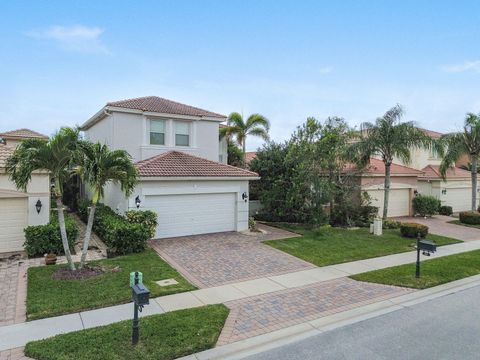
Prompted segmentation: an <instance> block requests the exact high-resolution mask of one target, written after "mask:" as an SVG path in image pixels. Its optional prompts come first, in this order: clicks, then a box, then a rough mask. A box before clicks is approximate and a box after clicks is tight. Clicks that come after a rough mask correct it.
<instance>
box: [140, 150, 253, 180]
mask: <svg viewBox="0 0 480 360" xmlns="http://www.w3.org/2000/svg"><path fill="white" fill-rule="evenodd" d="M135 165H136V167H137V169H138V172H139V174H140V176H146V177H148V176H155V177H157V176H158V177H258V174H257V173H254V172H252V171H248V170H244V169H240V168H237V167H234V166H230V165H224V164H220V163H217V162H214V161H210V160H207V159H203V158H201V157H198V156H193V155H189V154H185V153H183V152H179V151H169V152H166V153H164V154H160V155H157V156H154V157H151V158H149V159H146V160H142V161H139V162H137V163H136V164H135Z"/></svg>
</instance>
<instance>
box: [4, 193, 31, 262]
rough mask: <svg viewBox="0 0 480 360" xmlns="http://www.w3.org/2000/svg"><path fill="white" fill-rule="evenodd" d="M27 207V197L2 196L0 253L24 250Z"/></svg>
mask: <svg viewBox="0 0 480 360" xmlns="http://www.w3.org/2000/svg"><path fill="white" fill-rule="evenodd" d="M27 209H28V208H27V199H26V198H8V199H5V198H0V253H1V252H11V251H21V250H23V243H24V241H25V236H24V233H23V229H24V228H25V227H26V226H27V215H28V214H27Z"/></svg>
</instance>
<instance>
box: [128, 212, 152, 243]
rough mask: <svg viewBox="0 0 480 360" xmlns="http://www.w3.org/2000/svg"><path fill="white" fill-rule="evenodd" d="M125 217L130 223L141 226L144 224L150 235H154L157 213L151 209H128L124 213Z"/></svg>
mask: <svg viewBox="0 0 480 360" xmlns="http://www.w3.org/2000/svg"><path fill="white" fill-rule="evenodd" d="M125 217H126V218H127V220H128V222H129V223H131V224H141V225H143V226H146V227H147V228H148V230H149V232H150V237H153V236H154V235H155V230H156V229H157V225H158V221H157V214H156V213H154V212H153V211H150V210H146V211H139V210H130V211H127V212H126V213H125Z"/></svg>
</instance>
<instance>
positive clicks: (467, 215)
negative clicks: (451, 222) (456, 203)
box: [459, 211, 480, 225]
mask: <svg viewBox="0 0 480 360" xmlns="http://www.w3.org/2000/svg"><path fill="white" fill-rule="evenodd" d="M459 219H460V222H462V223H464V224H469V225H480V213H478V212H475V211H463V212H461V213H460V214H459Z"/></svg>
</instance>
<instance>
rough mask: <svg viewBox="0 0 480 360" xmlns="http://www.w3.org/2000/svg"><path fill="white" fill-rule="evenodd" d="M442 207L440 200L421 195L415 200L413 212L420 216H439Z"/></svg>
mask: <svg viewBox="0 0 480 360" xmlns="http://www.w3.org/2000/svg"><path fill="white" fill-rule="evenodd" d="M440 205H441V203H440V200H438V199H437V198H436V197H434V196H425V195H419V196H416V197H414V198H413V211H415V214H419V215H420V216H432V215H435V214H437V213H438V209H439V208H440Z"/></svg>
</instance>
